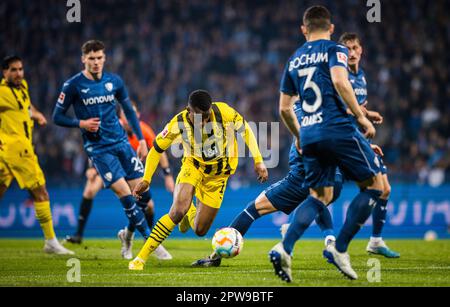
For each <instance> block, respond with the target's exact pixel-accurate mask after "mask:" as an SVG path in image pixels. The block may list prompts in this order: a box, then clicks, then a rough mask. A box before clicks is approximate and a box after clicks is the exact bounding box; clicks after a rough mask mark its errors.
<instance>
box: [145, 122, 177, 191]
mask: <svg viewBox="0 0 450 307" xmlns="http://www.w3.org/2000/svg"><path fill="white" fill-rule="evenodd" d="M178 117H179V115H177V116H175V117H174V118H172V120H171V121H170V122H169V123H168V124H167V125H166V126H165V128H164V130H163V131H162V132H161V133H159V134H158V135H157V136H156V138H155V140H154V141H153V147H152V149H151V150H150V152H149V154H148V156H147V159H146V161H145V171H144V177H143V180H145V181H147V182H149V183H150V182H151V181H152V177H153V174H154V173H155V171H156V169H157V168H158V164H159V161H160V159H161V154H162V153H163V152H164V151H166V150H167V149H168V148H169V147H170V145H172V143H173V142H174V141H175V140H177V139H178V138H179V136H180V134H181V132H180V129H179V126H178Z"/></svg>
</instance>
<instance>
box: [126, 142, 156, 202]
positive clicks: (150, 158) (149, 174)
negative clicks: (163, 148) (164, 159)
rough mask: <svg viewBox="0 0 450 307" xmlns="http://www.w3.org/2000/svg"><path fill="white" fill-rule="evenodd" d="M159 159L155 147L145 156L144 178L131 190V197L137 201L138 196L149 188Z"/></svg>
mask: <svg viewBox="0 0 450 307" xmlns="http://www.w3.org/2000/svg"><path fill="white" fill-rule="evenodd" d="M160 159H161V153H160V152H158V151H157V150H156V149H155V147H153V148H152V149H151V150H150V153H149V154H148V155H147V160H146V162H145V171H144V177H143V178H142V181H141V182H139V183H138V184H137V185H136V187H135V188H134V190H133V196H134V197H136V198H137V199H139V198H140V195H141V194H142V193H144V192H145V191H147V190H148V189H149V187H150V183H151V181H152V178H153V174H154V173H155V171H156V168H157V167H158V164H159V160H160Z"/></svg>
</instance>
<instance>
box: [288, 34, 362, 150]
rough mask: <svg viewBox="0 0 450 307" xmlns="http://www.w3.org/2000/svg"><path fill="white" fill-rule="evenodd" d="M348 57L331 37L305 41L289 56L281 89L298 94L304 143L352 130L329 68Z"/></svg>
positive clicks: (345, 61)
mask: <svg viewBox="0 0 450 307" xmlns="http://www.w3.org/2000/svg"><path fill="white" fill-rule="evenodd" d="M347 60H348V50H347V48H346V47H344V46H342V45H339V44H337V43H335V42H333V41H330V40H318V41H312V42H307V43H305V44H304V45H303V46H302V47H300V48H299V49H297V51H296V52H295V53H294V54H293V56H292V57H291V58H290V59H289V61H288V63H287V65H286V68H285V71H284V73H283V78H282V80H281V87H280V90H281V92H283V93H285V94H287V95H290V96H295V95H299V97H300V103H299V104H300V109H301V112H299V113H300V115H301V118H299V122H300V125H301V130H302V133H301V134H300V135H301V139H302V140H301V141H302V143H303V144H309V143H313V142H317V141H320V140H324V139H327V138H334V137H337V136H339V135H342V134H344V135H345V134H347V135H348V133H352V132H353V131H354V129H352V124H351V121H350V119H349V116H348V114H347V112H346V107H345V105H344V103H343V101H342V99H341V98H340V96H339V94H338V93H337V91H336V89H335V88H334V85H333V83H332V80H331V72H330V69H331V68H332V67H334V66H341V67H344V68H347Z"/></svg>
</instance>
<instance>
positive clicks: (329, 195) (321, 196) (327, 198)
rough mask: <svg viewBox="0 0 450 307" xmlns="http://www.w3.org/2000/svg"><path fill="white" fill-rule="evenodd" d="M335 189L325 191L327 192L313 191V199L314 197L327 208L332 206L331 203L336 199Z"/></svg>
mask: <svg viewBox="0 0 450 307" xmlns="http://www.w3.org/2000/svg"><path fill="white" fill-rule="evenodd" d="M333 190H334V189H332V188H331V189H325V190H318V191H315V190H311V194H310V195H311V197H314V198H315V199H317V200H319V201H321V202H322V203H323V204H324V205H325V206H328V205H329V204H331V202H332V201H333V199H334V193H333Z"/></svg>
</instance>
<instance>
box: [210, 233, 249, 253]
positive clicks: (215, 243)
mask: <svg viewBox="0 0 450 307" xmlns="http://www.w3.org/2000/svg"><path fill="white" fill-rule="evenodd" d="M243 247H244V239H243V238H242V235H241V233H240V232H239V231H237V230H236V229H234V228H231V227H226V228H222V229H219V230H218V231H217V232H216V233H215V234H214V237H213V239H212V248H213V251H215V252H216V254H218V255H220V256H221V257H222V258H233V257H236V256H237V255H239V253H240V252H241V251H242V248H243Z"/></svg>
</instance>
